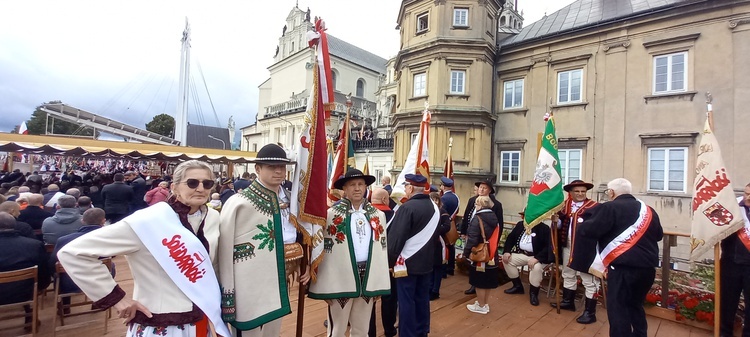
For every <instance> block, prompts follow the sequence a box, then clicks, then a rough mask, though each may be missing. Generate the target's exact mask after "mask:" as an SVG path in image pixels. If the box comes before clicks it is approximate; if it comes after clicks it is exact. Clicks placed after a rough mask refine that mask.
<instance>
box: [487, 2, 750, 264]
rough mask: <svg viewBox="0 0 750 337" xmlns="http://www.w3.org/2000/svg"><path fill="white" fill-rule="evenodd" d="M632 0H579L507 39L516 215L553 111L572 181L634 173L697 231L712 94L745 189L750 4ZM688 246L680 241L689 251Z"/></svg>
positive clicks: (737, 184)
mask: <svg viewBox="0 0 750 337" xmlns="http://www.w3.org/2000/svg"><path fill="white" fill-rule="evenodd" d="M625 2H628V3H629V4H628V6H617V8H614V7H613V8H609V7H607V6H604V7H602V8H598V7H596V6H590V5H589V6H586V3H590V2H589V1H585V0H579V1H575V2H573V3H572V4H571V5H569V6H567V7H565V8H563V9H562V10H560V11H558V12H555V13H553V14H551V15H548V16H546V17H545V18H543V19H542V20H540V21H537V22H535V23H533V24H532V25H530V26H528V27H525V28H523V29H521V30H520V32H518V33H517V34H510V35H508V36H506V37H504V38H502V39H501V40H500V41H499V48H500V52H499V56H498V61H497V63H496V73H495V74H494V75H495V76H496V81H497V82H498V85H497V91H496V92H495V95H496V96H497V100H496V101H497V104H498V108H497V124H496V127H495V130H494V144H493V146H494V147H495V153H496V154H497V155H496V156H495V157H494V158H493V160H494V161H495V172H494V173H495V174H496V176H497V180H496V181H497V183H496V189H497V191H498V193H497V196H498V199H499V200H501V201H502V202H503V205H504V206H505V208H506V209H507V210H508V211H506V212H505V213H506V214H515V212H517V211H520V210H522V209H523V206H524V204H525V202H526V198H527V194H528V189H529V187H530V186H531V180H532V179H533V175H534V167H535V164H536V152H537V148H538V141H537V134H538V133H539V132H541V131H542V128H543V123H544V122H543V116H544V114H545V113H547V112H550V111H551V112H553V114H554V116H555V121H556V127H557V137H558V143H559V148H560V163H561V166H562V174H563V179H564V181H565V182H569V181H571V180H573V179H584V180H586V181H591V182H593V183H594V184H595V188H594V189H593V190H592V192H590V193H591V194H593V196H592V198H594V199H602V198H603V195H604V191H605V190H606V183H607V182H608V181H610V180H612V179H614V178H618V177H624V178H627V179H628V180H630V181H631V182H632V183H633V194H634V195H635V196H636V197H637V198H641V199H643V200H644V201H645V202H646V203H648V204H649V205H650V206H652V207H654V208H655V209H656V211H657V212H658V213H659V216H660V218H661V222H662V226H663V227H664V230H665V231H668V232H676V233H690V222H691V201H692V194H693V187H692V185H693V180H694V179H695V173H694V169H695V167H696V159H695V158H696V157H697V155H698V151H699V149H698V148H697V147H698V142H699V141H700V136H699V132H700V130H702V128H703V123H704V121H705V118H706V113H705V112H706V98H705V93H706V92H711V93H712V96H713V99H714V105H713V107H714V115H715V117H714V119H715V126H714V128H715V132H716V136H717V138H718V141H719V143H720V145H721V149H722V153H723V157H724V161H725V164H726V165H727V169H728V171H729V173H730V174H731V178H732V179H733V188H734V189H735V191H737V192H738V193H740V194H741V193H742V192H741V191H742V190H743V188H744V186H745V185H746V184H747V183H748V182H750V172H749V171H748V170H747V168H748V167H750V158H748V156H746V155H744V153H743V152H741V147H740V146H741V145H742V144H744V143H745V138H746V136H745V135H746V134H747V130H748V128H749V127H750V120H748V118H747V117H746V116H747V107H748V106H750V95H749V94H750V83H749V82H748V81H747V78H748V76H750V63H748V62H747V55H748V53H750V1H729V0H727V1H684V0H671V1H656V0H646V1H640V0H638V1H636V0H632V1H625ZM506 220H510V219H508V218H507V217H506ZM685 241H687V240H686V239H685ZM688 252H689V244H687V243H686V242H683V241H680V244H679V245H678V248H677V252H676V253H677V255H678V256H683V257H684V256H687V254H688Z"/></svg>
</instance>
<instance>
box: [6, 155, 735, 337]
mask: <svg viewBox="0 0 750 337" xmlns="http://www.w3.org/2000/svg"><path fill="white" fill-rule="evenodd" d="M253 163H254V164H255V173H253V174H250V173H245V174H243V176H242V177H241V178H238V179H233V178H230V177H227V176H226V175H225V174H217V173H215V172H214V171H213V170H212V168H211V166H209V165H208V164H206V163H203V162H200V161H195V160H191V161H186V162H183V163H181V164H179V165H178V166H177V167H176V168H175V169H174V172H173V174H172V175H171V177H170V176H163V177H161V178H159V179H148V177H147V176H144V175H142V174H140V173H139V171H131V170H127V171H124V172H114V173H113V174H96V175H91V174H89V173H90V172H88V173H86V174H84V175H83V176H78V175H77V174H76V173H75V172H74V171H68V172H65V173H64V174H63V175H62V176H61V177H60V178H59V179H50V178H49V177H47V179H41V180H40V179H39V178H37V176H38V173H36V172H33V173H26V174H23V173H21V172H20V171H18V170H17V171H13V172H3V173H2V176H0V180H2V186H1V187H0V188H1V190H0V192H2V195H3V196H2V197H0V198H2V200H0V202H2V203H0V271H8V270H14V269H20V268H24V267H29V266H38V273H39V289H40V290H41V289H45V288H47V286H48V285H49V282H50V280H51V277H53V275H52V271H53V270H54V265H55V263H57V262H58V259H59V262H60V263H61V264H62V265H63V266H64V267H65V269H66V270H67V275H69V277H70V279H66V280H64V281H65V282H64V283H65V290H66V291H83V292H84V293H86V295H88V296H89V297H90V298H91V299H93V300H94V301H95V303H94V306H95V307H99V308H109V307H113V308H115V310H116V312H117V314H118V317H121V318H123V319H124V320H125V322H126V324H128V329H127V331H128V336H157V335H158V336H209V335H211V333H216V334H218V335H220V336H269V337H270V336H272V337H277V336H279V335H280V334H281V318H282V317H283V316H285V315H287V314H289V313H291V311H292V308H291V301H290V298H289V289H290V287H291V286H292V284H293V283H295V282H299V283H300V284H301V285H303V286H306V287H308V296H309V297H310V298H312V299H319V300H324V301H325V302H326V303H327V305H328V315H327V320H326V321H325V322H322V323H324V324H325V325H326V326H327V329H328V336H344V335H345V334H346V333H347V331H348V333H349V335H350V336H372V335H374V334H375V333H376V331H375V326H376V325H377V324H376V322H377V320H376V316H375V312H376V310H375V304H376V302H380V306H381V317H380V321H381V322H382V326H383V328H384V331H383V332H384V333H385V335H386V336H395V335H399V336H404V337H409V336H426V335H428V334H429V333H430V301H432V300H437V299H439V298H440V296H441V289H440V285H441V280H442V279H444V278H447V277H449V276H450V275H455V270H456V266H457V265H460V264H466V265H468V271H469V280H468V282H469V286H470V288H469V289H468V290H466V291H465V293H466V294H476V300H475V301H474V303H472V304H468V305H467V306H466V308H467V310H469V311H470V312H472V313H475V314H479V315H486V314H488V313H490V302H492V300H491V296H490V295H491V293H492V291H493V289H496V288H498V287H500V285H501V284H500V283H501V282H500V280H501V279H502V278H503V275H502V274H505V275H507V277H508V278H509V279H510V285H509V287H508V288H507V289H505V291H504V292H505V293H506V294H509V295H516V294H525V293H526V290H525V289H524V284H523V282H522V281H521V277H520V273H519V271H520V270H521V269H524V268H525V269H527V270H528V283H529V285H528V293H529V304H530V305H533V306H537V305H540V303H539V302H540V301H539V291H540V287H541V282H542V279H543V277H544V273H545V271H549V267H550V266H552V265H555V263H557V264H559V265H560V273H561V277H562V279H563V288H562V301H561V302H559V304H557V303H551V305H552V306H553V307H556V306H558V305H559V307H560V309H563V310H571V311H575V310H576V306H575V297H576V291H577V285H578V283H579V281H578V280H579V279H580V282H581V284H582V285H583V287H584V288H585V291H584V292H583V297H584V298H585V305H584V310H583V312H582V313H581V315H580V316H579V317H578V318H577V322H578V323H580V324H590V323H593V322H596V306H597V294H599V293H600V284H601V282H602V281H603V280H604V279H606V280H607V282H608V287H607V291H608V293H607V297H606V298H607V310H608V314H609V315H608V317H609V324H610V335H611V336H645V335H646V332H647V325H646V324H647V323H646V319H645V313H644V310H643V304H642V303H643V300H644V299H645V296H646V293H647V292H648V290H649V289H650V287H651V285H652V284H653V281H654V277H655V268H656V267H657V265H658V263H659V255H658V246H657V243H658V242H659V241H660V240H661V238H662V235H663V233H662V228H661V224H660V222H659V217H658V215H657V214H656V212H655V211H654V209H653V208H651V207H649V206H647V205H646V204H645V203H644V202H643V201H641V200H639V199H637V198H635V197H634V196H633V195H632V194H631V193H632V192H631V190H632V186H631V184H630V182H629V181H627V180H626V179H623V178H618V179H614V180H612V181H610V182H609V183H608V184H607V190H606V195H607V198H608V200H610V201H609V202H606V203H602V204H598V203H596V202H595V201H593V200H591V199H589V198H588V197H587V192H588V190H590V189H591V188H592V187H593V184H591V183H587V182H584V181H581V180H576V181H572V182H570V183H569V184H567V185H565V186H564V190H565V191H566V192H567V193H568V198H567V199H566V201H565V203H564V207H563V209H562V210H561V211H559V212H557V213H556V214H554V215H552V216H551V218H549V219H548V223H549V224H547V223H540V224H539V225H536V226H533V227H531V228H529V227H527V226H526V225H525V223H524V222H523V221H520V222H518V224H516V225H515V226H514V227H512V228H511V229H510V231H509V233H508V234H507V238H506V239H505V240H504V241H503V240H502V239H501V238H502V237H503V235H502V232H503V229H504V226H503V219H504V217H503V207H502V203H501V202H500V201H499V200H497V199H496V198H495V190H494V184H493V183H492V181H491V180H480V181H477V182H476V183H475V184H474V186H475V193H474V194H475V195H474V196H473V197H471V198H470V199H469V200H468V201H467V203H466V204H465V205H462V203H461V201H460V199H459V198H458V196H457V195H456V194H455V193H454V192H453V185H454V181H453V180H451V179H449V178H446V177H443V178H442V179H440V180H439V185H430V181H429V180H428V177H425V176H422V175H420V174H407V175H406V176H405V182H404V183H403V189H404V192H405V196H404V199H403V200H405V201H403V202H402V203H400V204H399V203H396V202H394V200H393V199H392V198H390V193H391V191H392V190H393V188H392V186H391V185H390V178H389V177H384V178H383V179H382V180H381V185H382V187H377V188H373V187H372V186H371V185H373V184H374V183H375V180H376V178H375V177H373V176H371V175H367V174H364V173H362V172H361V171H359V170H356V169H350V170H349V171H347V172H346V174H345V175H343V176H341V177H339V178H338V179H337V180H335V183H334V186H335V188H336V189H339V190H341V193H340V195H341V196H342V198H341V199H340V200H337V201H335V202H334V201H331V202H330V203H329V208H328V215H327V217H326V218H325V219H320V220H319V221H320V223H321V224H322V225H323V228H324V230H323V231H322V232H321V233H320V235H314V236H312V237H311V236H310V234H309V233H308V232H307V231H306V230H305V229H304V228H303V227H302V224H301V223H300V221H298V219H295V218H294V217H290V206H291V203H292V202H293V200H291V192H290V186H289V185H290V184H291V182H289V181H288V180H287V179H286V172H287V169H288V166H289V165H293V164H294V162H293V161H292V160H290V159H288V158H287V155H286V152H285V151H284V150H283V149H282V148H281V147H279V146H278V145H276V144H269V145H266V146H264V147H263V148H261V150H260V151H259V152H258V154H257V158H256V159H255V160H254V161H253ZM6 199H7V201H6ZM740 205H741V206H742V207H743V210H744V211H745V212H747V211H748V209H750V185H749V186H748V187H746V189H745V198H743V199H741V200H740ZM146 208H147V209H146ZM462 208H463V216H462V217H457V215H458V214H459V212H460V209H462ZM143 209H146V210H145V211H141V210H143ZM520 214H521V215H522V216H523V214H524V213H523V212H521V213H520ZM456 237H458V240H459V241H460V243H462V244H461V245H459V247H460V248H461V249H460V250H459V251H458V252H456V245H458V242H456ZM727 240H735V241H737V240H739V239H736V238H735V239H733V238H732V237H730V239H727ZM313 242H319V243H321V244H322V245H323V253H322V256H321V257H320V259H321V260H319V261H309V259H310V255H309V252H308V251H307V249H306V248H305V247H306V245H308V244H311V243H313ZM727 242H728V243H726V245H727V248H725V250H726V251H727V252H728V253H727V254H732V255H731V256H734V260H729V258H727V259H728V260H727V261H726V263H727V265H729V264H730V263H734V264H743V263H745V262H746V261H745V260H746V259H745V260H743V258H744V256H745V255H747V254H748V253H747V251H745V250H743V249H741V248H744V247H745V246H744V245H742V242H739V243H735V242H734V241H731V242H730V241H727ZM730 244H733V245H732V246H731V247H729V245H730ZM45 245H52V246H54V249H53V252H54V253H53V254H51V256H48V255H47V253H46V251H47V250H46V249H45ZM735 251H741V252H740V253H737V252H735ZM482 252H484V253H482ZM120 255H125V256H127V257H128V260H127V261H128V264H129V267H130V270H131V272H132V274H133V279H134V281H135V284H134V292H133V294H126V293H125V291H124V290H123V289H122V288H121V287H120V286H119V285H118V284H117V283H116V282H115V280H114V277H113V275H114V271H113V270H108V269H107V268H106V267H105V266H103V265H102V263H101V261H100V259H101V258H102V257H113V256H120ZM311 262H316V263H315V265H316V266H317V270H312V271H311V270H310V264H311ZM723 263H724V261H723ZM743 275H744V274H739V275H737V276H736V278H737V279H738V280H740V281H739V283H740V284H744V283H742V282H746V280H747V278H746V277H745V276H743ZM13 286H14V287H15V288H8V287H7V286H5V288H0V294H2V295H0V304H7V303H14V302H19V301H23V300H25V299H26V298H25V294H28V293H29V291H26V292H24V291H23V289H24V287H27V288H28V287H29V285H28V284H16V285H13ZM734 288H736V289H735V291H734V292H733V293H732V296H737V297H739V292H741V291H742V290H743V289H745V291H747V290H746V288H742V287H740V286H739V285H737V286H735V287H734ZM734 288H732V289H734ZM722 303H724V302H722ZM729 303H730V304H732V305H733V306H734V309H735V310H736V302H729ZM496 304H497V305H502V304H501V303H496ZM730 309H732V308H727V309H726V310H728V311H731V312H732V313H733V312H734V311H733V310H730ZM727 316H730V317H733V316H732V315H731V313H730V312H728V313H727ZM722 317H724V316H722ZM397 321H398V325H396V322H397ZM30 324H34V323H33V322H30ZM722 331H724V330H722ZM723 333H724V332H723ZM726 335H727V336H730V335H731V332H730V333H729V334H726Z"/></svg>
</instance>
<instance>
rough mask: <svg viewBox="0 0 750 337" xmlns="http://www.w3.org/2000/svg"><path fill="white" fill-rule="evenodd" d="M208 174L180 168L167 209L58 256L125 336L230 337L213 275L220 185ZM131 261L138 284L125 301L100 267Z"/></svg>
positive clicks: (160, 207) (200, 167)
mask: <svg viewBox="0 0 750 337" xmlns="http://www.w3.org/2000/svg"><path fill="white" fill-rule="evenodd" d="M212 176H213V174H212V172H211V167H210V166H208V164H206V163H204V162H200V161H197V160H190V161H186V162H183V163H181V164H180V165H178V166H177V168H176V169H175V172H174V176H173V181H174V183H172V186H171V195H170V197H169V198H168V199H167V201H166V202H159V203H156V204H154V205H152V206H150V207H148V208H146V209H143V210H140V211H137V212H135V213H134V214H132V215H130V216H128V217H126V218H124V219H122V220H121V221H119V222H117V223H114V224H112V225H110V226H107V227H104V228H102V229H99V230H97V231H95V232H92V233H89V234H87V235H85V236H83V237H80V238H78V239H76V240H75V241H73V242H71V243H70V244H68V245H66V246H65V247H64V248H63V249H61V250H60V252H59V253H58V257H59V259H60V262H61V263H62V265H63V267H65V269H66V271H67V272H68V274H69V275H70V277H71V278H72V279H73V280H74V281H75V283H76V284H78V285H79V286H80V288H81V290H83V292H84V293H86V295H87V296H89V297H90V298H92V299H93V300H94V301H95V303H94V305H95V306H96V307H99V308H108V307H114V308H115V310H116V311H117V313H118V316H119V317H120V318H123V319H124V320H125V323H126V324H129V326H128V331H127V336H128V337H130V336H139V337H140V336H145V337H148V336H185V337H187V336H191V337H192V336H199V337H204V336H211V335H213V334H214V333H215V334H218V335H220V336H226V337H228V336H230V333H229V331H228V329H227V327H226V325H225V324H223V323H222V321H221V292H220V290H219V284H218V281H217V278H216V274H215V272H214V267H213V264H214V262H215V261H216V259H215V256H216V251H217V246H218V240H219V214H218V212H217V211H215V210H213V209H210V208H208V207H206V206H205V204H206V201H207V200H208V196H209V194H210V193H211V189H212V188H213V186H214V184H215V182H214V180H212ZM115 255H126V256H127V258H128V264H129V265H130V270H131V271H132V273H133V279H134V280H135V284H134V291H133V295H132V299H131V296H129V295H127V294H126V293H125V291H123V290H122V289H121V288H120V286H118V285H117V283H115V280H114V279H113V278H112V276H111V275H110V274H109V272H108V271H107V268H106V267H105V266H104V265H102V264H101V262H100V261H99V257H100V256H115Z"/></svg>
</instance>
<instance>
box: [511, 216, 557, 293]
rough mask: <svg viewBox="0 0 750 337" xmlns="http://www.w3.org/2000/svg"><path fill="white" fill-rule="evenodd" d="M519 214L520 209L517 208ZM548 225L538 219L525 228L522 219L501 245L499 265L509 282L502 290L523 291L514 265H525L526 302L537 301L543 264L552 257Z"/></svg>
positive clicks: (553, 257)
mask: <svg viewBox="0 0 750 337" xmlns="http://www.w3.org/2000/svg"><path fill="white" fill-rule="evenodd" d="M518 214H520V215H521V218H523V216H524V212H519V213H518ZM551 239H552V238H551V235H550V228H549V226H547V224H545V223H539V224H537V225H536V226H534V227H532V228H531V231H530V232H529V231H526V227H525V226H524V221H523V220H521V221H519V222H518V223H516V226H515V227H513V230H511V232H510V234H508V237H507V238H506V239H505V244H504V245H503V256H502V259H503V267H504V268H505V272H506V273H507V274H508V277H509V278H510V280H511V282H513V286H512V287H511V288H508V289H505V293H506V294H523V293H524V290H523V284H522V283H521V278H520V275H519V274H518V267H522V266H529V303H531V305H534V306H537V305H539V285H540V284H541V283H542V278H543V277H544V268H545V267H547V264H549V263H552V262H554V261H555V256H554V253H553V251H552V240H551Z"/></svg>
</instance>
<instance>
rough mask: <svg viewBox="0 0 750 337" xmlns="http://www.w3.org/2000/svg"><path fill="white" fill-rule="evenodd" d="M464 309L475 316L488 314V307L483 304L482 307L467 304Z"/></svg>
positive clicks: (476, 303) (477, 304)
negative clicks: (475, 314)
mask: <svg viewBox="0 0 750 337" xmlns="http://www.w3.org/2000/svg"><path fill="white" fill-rule="evenodd" d="M466 309H469V311H471V312H473V313H477V314H482V315H486V314H487V313H489V312H490V306H489V305H487V304H485V305H484V306H480V305H479V302H478V301H477V302H474V304H467V305H466Z"/></svg>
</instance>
